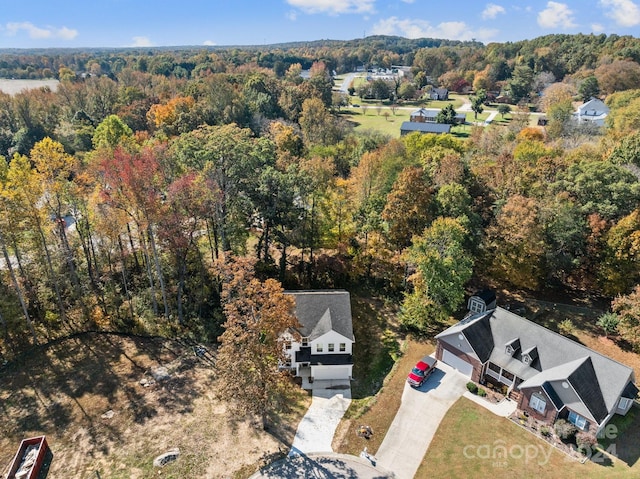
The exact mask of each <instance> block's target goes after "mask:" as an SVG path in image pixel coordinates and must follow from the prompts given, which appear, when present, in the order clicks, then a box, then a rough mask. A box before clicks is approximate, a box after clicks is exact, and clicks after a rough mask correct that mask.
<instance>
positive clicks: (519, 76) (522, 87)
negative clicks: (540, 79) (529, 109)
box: [507, 65, 533, 103]
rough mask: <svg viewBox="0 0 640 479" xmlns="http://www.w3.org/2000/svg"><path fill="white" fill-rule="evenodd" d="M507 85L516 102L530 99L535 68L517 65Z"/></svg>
mask: <svg viewBox="0 0 640 479" xmlns="http://www.w3.org/2000/svg"><path fill="white" fill-rule="evenodd" d="M507 85H508V89H509V92H510V93H511V99H512V100H513V102H514V103H519V102H520V101H521V100H528V99H529V94H530V93H531V87H532V85H533V70H532V69H531V68H530V67H529V66H527V65H519V66H517V67H515V69H514V70H513V74H512V76H511V80H509V82H508V84H507Z"/></svg>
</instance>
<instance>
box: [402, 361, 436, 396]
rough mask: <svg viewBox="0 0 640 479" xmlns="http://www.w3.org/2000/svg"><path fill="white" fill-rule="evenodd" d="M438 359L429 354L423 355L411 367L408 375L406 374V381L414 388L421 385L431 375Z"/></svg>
mask: <svg viewBox="0 0 640 479" xmlns="http://www.w3.org/2000/svg"><path fill="white" fill-rule="evenodd" d="M437 362H438V360H437V359H436V358H432V357H431V356H425V357H424V358H422V359H421V360H420V361H418V362H417V364H416V365H415V366H414V367H413V369H412V370H411V372H410V373H409V376H407V382H408V383H409V384H410V385H411V386H412V387H414V388H419V387H420V386H422V383H424V382H425V381H426V380H427V378H428V377H429V376H430V375H431V373H432V372H433V370H434V369H435V367H436V363H437Z"/></svg>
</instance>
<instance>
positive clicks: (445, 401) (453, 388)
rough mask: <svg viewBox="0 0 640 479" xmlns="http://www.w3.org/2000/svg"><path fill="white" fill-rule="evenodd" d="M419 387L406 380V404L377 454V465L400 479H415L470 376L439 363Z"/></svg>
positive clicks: (404, 397)
mask: <svg viewBox="0 0 640 479" xmlns="http://www.w3.org/2000/svg"><path fill="white" fill-rule="evenodd" d="M436 368H437V369H436V370H435V371H434V372H433V373H432V374H431V377H429V379H428V380H427V381H426V382H425V383H424V384H423V385H422V386H421V387H420V388H419V389H413V388H412V387H411V386H409V385H408V384H406V383H405V387H404V391H403V393H402V403H401V404H400V408H399V409H398V412H397V414H396V417H395V419H394V420H393V422H392V423H391V427H390V428H389V431H387V435H386V436H385V437H384V440H383V441H382V444H380V448H379V449H378V452H377V454H376V459H377V464H378V465H379V466H381V467H383V468H384V469H386V470H389V471H392V472H393V473H394V474H395V475H396V477H397V478H398V479H412V478H413V476H414V475H415V473H416V471H417V470H418V467H419V466H420V463H421V462H422V458H423V457H424V454H425V452H427V449H428V447H429V444H431V440H432V439H433V435H434V434H435V432H436V430H437V429H438V426H439V425H440V421H442V418H443V417H444V415H445V414H446V413H447V411H448V410H449V408H450V407H451V406H452V405H453V403H455V402H456V401H457V400H458V399H459V398H460V397H461V396H462V395H463V394H464V392H465V391H466V389H467V388H466V384H467V382H468V381H469V378H468V377H466V376H464V375H463V374H461V373H459V372H458V371H456V370H455V369H453V368H452V367H450V366H448V365H446V364H443V363H442V361H439V362H438V365H437V366H436Z"/></svg>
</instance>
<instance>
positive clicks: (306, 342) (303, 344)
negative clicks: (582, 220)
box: [300, 338, 309, 347]
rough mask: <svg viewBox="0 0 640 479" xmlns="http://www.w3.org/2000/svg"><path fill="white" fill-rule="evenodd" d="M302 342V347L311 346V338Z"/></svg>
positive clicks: (303, 339)
mask: <svg viewBox="0 0 640 479" xmlns="http://www.w3.org/2000/svg"><path fill="white" fill-rule="evenodd" d="M300 341H301V342H302V346H304V347H307V346H309V338H302V339H301V340H300Z"/></svg>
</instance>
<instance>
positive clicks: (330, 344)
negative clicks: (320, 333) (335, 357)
mask: <svg viewBox="0 0 640 479" xmlns="http://www.w3.org/2000/svg"><path fill="white" fill-rule="evenodd" d="M334 348H335V346H334V344H333V343H329V345H328V346H327V351H329V352H330V353H332V352H333V351H334Z"/></svg>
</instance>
